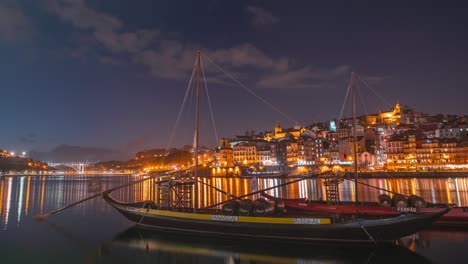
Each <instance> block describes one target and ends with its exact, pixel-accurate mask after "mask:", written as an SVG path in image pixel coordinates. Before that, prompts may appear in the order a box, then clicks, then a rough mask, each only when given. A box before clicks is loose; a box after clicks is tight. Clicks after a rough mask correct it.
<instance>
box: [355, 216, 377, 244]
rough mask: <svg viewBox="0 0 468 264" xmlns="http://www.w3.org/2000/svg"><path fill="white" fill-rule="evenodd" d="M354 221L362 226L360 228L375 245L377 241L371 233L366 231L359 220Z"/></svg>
mask: <svg viewBox="0 0 468 264" xmlns="http://www.w3.org/2000/svg"><path fill="white" fill-rule="evenodd" d="M356 222H358V224H359V226H360V227H361V228H362V230H364V233H366V235H367V236H368V237H369V238H370V240H372V242H374V244H376V245H377V242H376V241H375V239H374V238H373V237H372V236H371V234H369V232H367V230H366V228H365V227H364V226H363V225H361V222H359V220H357V221H356Z"/></svg>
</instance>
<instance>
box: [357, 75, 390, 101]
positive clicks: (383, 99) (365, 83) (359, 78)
mask: <svg viewBox="0 0 468 264" xmlns="http://www.w3.org/2000/svg"><path fill="white" fill-rule="evenodd" d="M354 75H355V76H356V77H357V79H358V80H359V81H361V82H362V83H363V84H364V85H365V86H367V88H369V90H371V91H372V92H373V93H374V94H375V95H376V96H377V97H378V98H379V99H380V100H382V101H383V102H384V103H385V104H387V106H389V107H392V105H391V104H390V103H389V102H388V101H387V100H385V98H383V97H382V96H380V95H379V94H378V93H377V92H376V91H375V90H374V89H372V87H370V86H369V84H367V82H366V81H364V80H363V79H361V77H359V75H357V74H356V73H354Z"/></svg>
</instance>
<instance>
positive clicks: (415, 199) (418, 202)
mask: <svg viewBox="0 0 468 264" xmlns="http://www.w3.org/2000/svg"><path fill="white" fill-rule="evenodd" d="M408 201H409V204H410V206H412V207H416V208H424V207H426V206H427V203H426V201H424V199H423V198H421V197H419V196H417V195H410V196H409V197H408Z"/></svg>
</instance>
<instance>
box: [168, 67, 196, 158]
mask: <svg viewBox="0 0 468 264" xmlns="http://www.w3.org/2000/svg"><path fill="white" fill-rule="evenodd" d="M196 63H197V62H196V61H195V65H196ZM195 69H196V67H195V66H194V68H193V71H192V76H190V81H189V84H188V86H187V90H186V91H185V96H184V100H183V101H182V105H181V106H180V109H179V115H178V116H177V119H176V122H175V124H174V127H173V129H172V132H171V137H170V138H169V142H168V143H167V146H166V151H165V154H164V158H163V160H164V159H165V158H166V156H167V154H169V153H168V152H169V147H170V146H171V144H172V141H173V140H174V135H175V130H176V128H177V126H178V125H179V121H180V118H181V116H182V112H183V110H184V106H185V103H186V101H187V97H188V94H189V91H190V88H191V85H192V80H193V76H194V75H195Z"/></svg>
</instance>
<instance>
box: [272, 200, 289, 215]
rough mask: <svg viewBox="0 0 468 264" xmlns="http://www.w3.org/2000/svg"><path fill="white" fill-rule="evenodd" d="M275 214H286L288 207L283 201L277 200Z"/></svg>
mask: <svg viewBox="0 0 468 264" xmlns="http://www.w3.org/2000/svg"><path fill="white" fill-rule="evenodd" d="M274 202H275V213H276V214H279V215H280V214H284V213H285V212H286V205H285V204H284V202H283V201H281V200H275V201H274Z"/></svg>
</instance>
